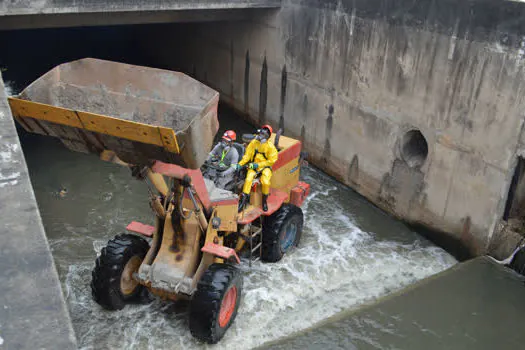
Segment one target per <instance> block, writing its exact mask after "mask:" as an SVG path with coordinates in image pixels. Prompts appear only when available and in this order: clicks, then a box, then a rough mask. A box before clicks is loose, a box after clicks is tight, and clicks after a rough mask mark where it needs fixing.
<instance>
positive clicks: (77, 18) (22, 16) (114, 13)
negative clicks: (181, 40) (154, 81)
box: [0, 0, 281, 30]
mask: <svg viewBox="0 0 525 350" xmlns="http://www.w3.org/2000/svg"><path fill="white" fill-rule="evenodd" d="M280 5H281V1H280V0H228V1H226V0H215V1H209V0H200V1H183V0H157V1H138V0H134V1H133V0H132V1H116V0H110V1H100V0H38V1H34V0H12V1H0V30H6V29H7V30H11V29H27V28H45V27H80V26H94V25H113V24H142V23H173V22H195V21H211V20H231V19H242V18H244V19H246V18H248V17H249V15H250V13H251V11H250V10H254V9H256V10H260V9H268V8H278V7H279V6H280Z"/></svg>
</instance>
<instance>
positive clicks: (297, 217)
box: [261, 204, 303, 262]
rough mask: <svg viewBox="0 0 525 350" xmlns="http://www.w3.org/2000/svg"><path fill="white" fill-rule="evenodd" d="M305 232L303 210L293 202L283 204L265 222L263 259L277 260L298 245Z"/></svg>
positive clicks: (268, 260)
mask: <svg viewBox="0 0 525 350" xmlns="http://www.w3.org/2000/svg"><path fill="white" fill-rule="evenodd" d="M302 233H303V211H302V210H301V208H299V207H297V206H295V205H293V204H283V205H282V207H281V208H280V209H279V210H277V211H276V212H275V213H273V214H272V215H270V216H268V217H267V218H266V219H265V222H264V223H263V235H262V251H261V259H262V260H263V261H267V262H277V261H279V260H281V259H282V257H283V256H284V254H285V253H286V252H287V251H289V250H290V249H291V248H292V247H294V246H297V245H298V244H299V241H300V240H301V235H302Z"/></svg>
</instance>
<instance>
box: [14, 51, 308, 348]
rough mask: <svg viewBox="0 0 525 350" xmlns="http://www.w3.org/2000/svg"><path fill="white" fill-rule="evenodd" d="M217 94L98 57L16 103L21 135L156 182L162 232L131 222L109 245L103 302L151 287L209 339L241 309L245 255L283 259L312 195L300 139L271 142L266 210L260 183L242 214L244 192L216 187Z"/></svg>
mask: <svg viewBox="0 0 525 350" xmlns="http://www.w3.org/2000/svg"><path fill="white" fill-rule="evenodd" d="M218 99H219V95H218V93H217V92H216V91H214V90H212V89H210V88H209V87H207V86H205V85H203V84H201V83H199V82H198V81H196V80H194V79H192V78H190V77H188V76H186V75H184V74H181V73H177V72H172V71H166V70H159V69H153V68H147V67H139V66H132V65H127V64H122V63H116V62H110V61H103V60H97V59H82V60H78V61H73V62H69V63H65V64H62V65H60V66H58V67H55V68H54V69H53V70H51V71H49V72H48V73H46V74H45V75H43V76H42V77H40V78H39V79H37V80H36V81H35V82H33V83H32V84H31V85H30V86H28V87H27V88H26V89H25V90H24V91H22V93H21V94H20V95H19V96H17V97H11V98H9V103H10V106H11V110H12V112H13V116H14V117H15V118H16V120H17V121H18V122H19V123H20V125H21V126H22V127H23V128H24V129H25V130H27V131H29V132H34V133H38V134H43V135H49V136H53V137H57V138H59V139H60V140H61V141H62V143H63V144H64V145H65V146H66V147H67V148H69V149H71V150H74V151H79V152H84V153H95V154H97V155H98V156H100V158H101V159H102V160H105V161H110V162H114V163H117V164H120V165H122V166H126V167H129V169H130V173H131V175H132V176H133V177H134V178H136V179H139V180H141V181H144V182H145V183H146V184H147V186H148V189H149V202H150V206H151V208H152V211H153V213H154V225H147V224H143V223H139V222H135V221H133V222H131V223H130V224H129V225H128V226H127V228H126V229H127V231H128V232H129V233H124V234H120V235H117V236H116V237H115V238H113V239H111V240H110V241H109V242H108V244H107V246H106V247H104V248H103V249H102V251H101V253H100V256H98V258H97V259H96V262H95V267H94V269H93V272H92V281H91V289H92V295H93V297H94V299H95V301H96V302H97V303H98V304H100V305H101V306H102V307H104V308H105V309H108V310H117V309H122V308H123V307H124V306H125V305H126V304H127V303H130V302H135V301H137V300H139V299H141V298H142V297H144V296H145V295H146V294H147V291H149V292H151V293H152V294H155V295H157V296H159V297H161V298H163V299H166V300H189V301H190V312H189V325H190V330H191V333H192V334H193V335H194V336H195V337H196V338H198V339H200V340H202V341H205V342H208V343H216V342H218V341H219V340H220V339H221V338H222V336H223V335H224V333H225V332H226V330H227V329H228V328H229V327H230V325H231V324H232V322H233V320H234V319H235V316H236V314H237V310H238V307H239V304H240V302H241V296H242V286H243V283H242V275H241V271H240V270H239V268H238V266H237V265H238V264H240V263H241V259H240V257H243V260H248V263H249V264H250V265H251V264H252V262H253V261H255V260H258V259H262V260H263V261H268V262H276V261H278V260H280V259H281V258H282V257H283V255H284V254H285V253H286V252H287V251H288V250H290V249H291V248H292V247H294V246H296V245H297V243H298V242H299V239H300V237H301V233H302V227H303V213H302V210H301V208H300V207H301V205H302V203H303V201H304V200H305V198H306V196H307V195H308V193H309V190H310V187H309V185H308V184H306V183H304V182H301V181H299V174H300V166H301V160H302V153H301V142H299V141H298V140H295V139H293V138H289V137H286V136H280V137H278V138H277V140H276V139H275V137H273V138H272V139H271V140H272V142H275V144H276V146H277V148H278V151H279V157H278V160H277V162H276V163H275V164H274V165H273V167H272V170H273V177H272V185H271V191H270V196H269V198H268V211H267V212H263V210H262V209H261V198H262V195H261V188H260V184H259V182H258V181H257V180H256V181H254V183H253V186H252V195H251V196H250V198H251V199H250V204H249V205H248V206H247V207H246V208H245V209H244V210H242V211H241V212H240V213H238V210H237V208H238V202H239V196H238V194H239V193H238V192H237V191H235V190H234V191H228V190H224V189H220V188H217V187H216V186H215V184H214V182H213V181H212V180H209V179H205V178H204V177H203V176H202V172H201V170H200V167H201V166H202V165H203V164H204V162H205V160H206V157H207V155H208V153H209V151H210V149H211V148H212V143H213V139H214V136H215V134H216V133H217V131H218V128H219V124H218V119H217V105H218ZM239 187H240V186H239Z"/></svg>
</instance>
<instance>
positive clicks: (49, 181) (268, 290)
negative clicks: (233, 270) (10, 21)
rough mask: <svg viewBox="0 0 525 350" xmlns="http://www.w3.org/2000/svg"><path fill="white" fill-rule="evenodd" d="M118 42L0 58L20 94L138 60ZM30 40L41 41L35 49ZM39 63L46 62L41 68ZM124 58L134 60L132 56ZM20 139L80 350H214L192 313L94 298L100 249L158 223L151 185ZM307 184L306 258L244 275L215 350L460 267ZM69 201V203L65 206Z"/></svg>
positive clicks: (109, 39)
mask: <svg viewBox="0 0 525 350" xmlns="http://www.w3.org/2000/svg"><path fill="white" fill-rule="evenodd" d="M121 30H122V31H124V32H125V30H127V29H125V28H124V29H122V27H118V28H116V29H111V30H109V29H108V28H101V29H72V30H69V31H66V30H62V31H60V33H58V31H53V30H49V31H46V32H44V31H32V32H24V31H21V32H17V33H12V34H6V35H5V36H3V37H0V39H2V40H3V41H2V40H0V43H2V45H3V46H4V47H6V48H8V47H9V48H10V49H6V50H5V52H4V55H3V56H2V57H0V58H3V59H5V62H8V63H9V64H6V65H7V66H8V67H9V69H8V70H7V71H6V74H5V75H4V76H5V77H7V78H8V79H12V80H13V81H12V82H11V83H9V82H8V83H9V84H8V86H12V87H13V90H16V91H18V90H20V88H23V87H24V86H25V85H27V84H28V83H30V82H31V81H32V80H33V79H36V78H37V77H38V76H39V75H40V74H42V73H44V72H45V71H46V70H47V69H50V68H52V67H53V66H55V65H57V64H59V63H61V62H64V61H67V60H72V59H75V58H79V57H88V56H89V57H100V58H106V59H108V58H112V57H110V56H111V54H113V56H114V57H113V58H114V59H116V60H119V61H130V60H133V59H138V58H137V56H136V55H137V51H136V50H135V46H134V45H133V40H132V38H133V36H132V35H128V34H129V33H127V32H125V33H124V34H122V35H121V34H119V33H120V32H119V31H121ZM40 32H42V33H41V34H38V33H40ZM97 33H98V34H97ZM126 33H127V34H126ZM52 34H53V35H52ZM55 34H56V35H55ZM58 34H60V36H58ZM35 35H40V39H38V40H37V39H35V38H33V37H34V36H35ZM53 38H57V39H56V40H55V39H53ZM79 38H80V39H79ZM28 40H31V42H32V43H33V45H36V46H38V47H40V46H42V47H41V49H39V50H35V49H34V50H33V51H31V52H27V54H21V53H20V52H22V53H23V52H24V51H20V50H25V47H26V46H20V45H19V46H17V47H11V46H9V45H15V44H16V43H17V42H23V43H25V42H28ZM122 40H125V43H126V45H128V46H129V48H127V49H126V47H127V46H126V45H124V46H123V44H122ZM62 41H64V42H67V43H68V44H67V45H66V44H64V43H62ZM75 45H76V46H75ZM28 47H29V46H28ZM64 47H67V48H68V49H67V50H64V49H63V48H64ZM31 48H33V47H32V46H31ZM33 52H38V53H39V56H38V60H35V59H34V58H33V56H32V55H31V54H32V53H33ZM97 52H98V53H99V54H97ZM112 52H113V53H112ZM125 52H129V53H132V54H133V55H131V54H130V55H128V56H125V55H124V53H125ZM10 56H12V57H10ZM124 56H125V58H124ZM1 63H2V62H0V67H2V65H1ZM131 63H136V62H131ZM9 93H12V92H11V91H10V92H9ZM220 122H221V130H224V129H225V128H234V129H235V130H236V131H238V133H240V132H243V131H250V130H251V129H252V127H250V126H249V125H247V124H245V123H244V122H242V121H241V119H240V117H238V116H235V115H233V114H232V113H229V112H228V111H225V110H221V114H220ZM21 138H22V145H23V149H24V154H25V156H26V160H27V163H28V166H29V171H30V175H31V180H32V184H33V187H34V189H35V193H36V197H37V201H38V204H39V208H40V212H41V215H42V218H43V222H44V226H45V230H46V234H47V237H48V239H49V243H50V246H51V249H52V251H53V256H54V259H55V263H56V267H57V269H58V273H59V277H60V280H61V283H62V286H63V290H64V294H65V297H66V300H67V305H68V307H69V311H70V314H71V318H72V321H73V326H74V329H75V332H76V335H77V338H78V342H79V345H80V347H81V348H82V349H186V348H195V347H196V348H199V347H207V346H206V345H203V344H199V343H197V342H196V341H195V340H194V339H193V338H192V336H191V335H190V332H189V329H188V323H187V312H188V304H187V303H184V302H181V303H168V302H162V301H160V300H154V301H153V302H152V303H151V304H148V305H130V306H127V307H126V308H125V309H123V310H120V311H116V312H109V311H104V310H103V309H101V308H100V307H99V306H98V305H97V304H96V303H95V302H94V301H93V300H92V298H91V291H90V287H89V284H90V281H91V270H92V268H93V265H94V261H95V259H96V256H97V254H98V253H99V252H100V250H101V248H102V247H103V246H104V245H105V244H106V242H107V241H108V240H109V239H111V238H112V237H113V236H114V235H115V234H117V233H119V232H122V231H123V229H124V227H125V226H126V225H127V224H128V223H129V222H130V221H132V220H137V221H141V222H144V223H149V224H151V223H152V218H153V214H152V213H151V210H150V208H149V206H148V203H147V198H148V196H147V188H146V186H145V184H144V183H141V182H138V181H136V180H134V179H133V178H132V177H131V176H130V173H129V170H128V169H126V168H123V167H120V166H118V165H114V164H110V163H105V162H102V161H100V160H98V159H97V157H95V156H91V155H84V154H80V153H74V152H71V151H68V150H67V149H65V148H64V147H63V146H62V145H61V144H60V143H59V142H57V140H55V139H52V138H45V137H41V136H37V135H28V134H26V133H24V132H23V131H21ZM302 179H303V180H304V181H306V182H308V183H310V184H311V186H312V192H311V195H310V196H309V198H308V199H307V201H306V202H305V204H304V208H303V210H304V213H305V225H304V232H303V237H302V240H301V244H300V247H299V248H298V249H296V250H295V251H293V252H292V253H291V254H289V255H287V256H286V257H285V258H284V259H283V260H282V261H280V262H278V263H275V264H264V263H256V264H255V265H254V266H253V268H252V269H251V270H248V269H245V274H244V298H243V301H242V304H241V307H240V309H239V313H238V316H237V319H236V320H235V323H234V324H233V326H232V327H231V328H230V330H229V331H228V332H227V334H226V336H225V337H224V338H223V340H222V341H221V342H220V344H218V345H216V346H213V348H217V349H222V348H232V347H233V348H235V349H246V348H251V347H255V346H258V345H260V344H263V343H264V342H267V341H271V340H275V339H277V338H279V337H282V336H285V335H287V334H290V333H291V332H294V331H297V330H301V329H304V328H307V327H310V326H312V325H313V324H315V323H317V322H319V321H321V320H323V319H325V318H327V317H329V316H331V315H333V314H335V313H338V312H340V311H343V310H352V309H355V308H358V307H359V306H360V305H363V303H366V302H369V301H372V300H374V299H375V298H377V297H380V296H383V295H386V294H388V293H391V292H393V291H395V290H399V289H400V288H402V287H404V286H407V285H409V284H411V283H414V282H415V281H417V280H420V279H422V278H425V277H427V276H429V275H432V274H435V273H437V272H439V271H442V270H444V269H446V268H448V267H450V266H452V265H454V264H455V263H456V260H455V259H454V258H453V257H452V256H450V255H449V254H447V253H446V252H445V251H443V250H442V249H440V248H438V247H436V246H434V245H433V244H431V243H429V242H428V241H427V240H425V239H423V238H421V237H420V236H419V235H418V234H417V233H415V232H413V231H411V230H409V229H408V228H407V227H406V226H405V225H404V224H402V223H401V222H399V221H397V220H394V219H393V218H391V217H390V216H388V215H386V214H385V213H383V212H382V211H380V210H378V209H377V208H375V207H374V206H372V205H371V204H370V203H368V202H367V201H366V200H364V199H363V198H362V197H361V196H359V195H358V194H356V193H355V192H354V191H352V190H351V189H349V188H347V187H345V186H342V185H340V184H339V183H337V182H336V181H334V180H333V179H332V178H330V177H328V176H326V175H324V174H323V173H322V172H320V171H318V170H316V169H315V168H306V169H303V171H302ZM62 189H65V190H66V191H67V193H66V194H65V195H63V196H61V195H60V190H62Z"/></svg>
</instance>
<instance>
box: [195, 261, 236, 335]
mask: <svg viewBox="0 0 525 350" xmlns="http://www.w3.org/2000/svg"><path fill="white" fill-rule="evenodd" d="M241 294H242V275H241V273H240V271H239V270H238V269H237V268H236V267H234V266H232V265H228V264H213V265H210V267H208V270H206V272H204V274H203V275H202V277H201V279H200V281H199V284H198V285H197V291H196V292H195V294H194V295H193V299H192V300H191V305H190V331H191V334H192V335H193V336H194V337H195V338H197V339H200V340H202V341H204V342H206V343H209V344H215V343H217V342H218V341H219V340H221V338H222V337H223V336H224V333H226V331H227V330H228V328H229V327H230V326H231V324H232V323H233V320H234V319H235V316H237V309H238V308H239V303H240V300H241Z"/></svg>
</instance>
